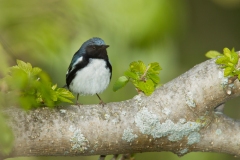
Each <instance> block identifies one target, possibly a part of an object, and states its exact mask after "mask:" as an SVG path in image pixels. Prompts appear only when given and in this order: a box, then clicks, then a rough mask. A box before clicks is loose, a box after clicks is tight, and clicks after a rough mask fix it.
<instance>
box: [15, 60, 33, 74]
mask: <svg viewBox="0 0 240 160" xmlns="http://www.w3.org/2000/svg"><path fill="white" fill-rule="evenodd" d="M17 64H18V67H19V68H20V69H22V70H23V71H25V72H26V73H27V74H29V73H30V72H31V71H32V65H31V64H30V63H25V62H23V61H21V60H17Z"/></svg>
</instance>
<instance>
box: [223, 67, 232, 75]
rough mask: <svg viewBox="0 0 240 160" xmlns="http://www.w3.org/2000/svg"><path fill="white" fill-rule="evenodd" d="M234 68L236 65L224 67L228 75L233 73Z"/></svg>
mask: <svg viewBox="0 0 240 160" xmlns="http://www.w3.org/2000/svg"><path fill="white" fill-rule="evenodd" d="M233 70H234V67H226V68H225V69H224V76H225V77H227V76H229V75H231V73H232V71H233Z"/></svg>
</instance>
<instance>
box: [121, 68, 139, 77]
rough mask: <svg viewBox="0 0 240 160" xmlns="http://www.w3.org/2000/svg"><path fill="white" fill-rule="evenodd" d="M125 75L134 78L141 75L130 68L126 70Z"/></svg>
mask: <svg viewBox="0 0 240 160" xmlns="http://www.w3.org/2000/svg"><path fill="white" fill-rule="evenodd" d="M124 75H125V76H126V77H129V78H132V79H139V76H138V75H137V74H136V73H135V72H131V71H130V70H127V71H125V72H124Z"/></svg>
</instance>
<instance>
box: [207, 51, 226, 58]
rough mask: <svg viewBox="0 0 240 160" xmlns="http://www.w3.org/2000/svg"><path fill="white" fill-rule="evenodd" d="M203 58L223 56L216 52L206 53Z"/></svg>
mask: <svg viewBox="0 0 240 160" xmlns="http://www.w3.org/2000/svg"><path fill="white" fill-rule="evenodd" d="M205 56H206V57H208V58H216V57H218V56H223V54H221V53H219V52H218V51H208V52H207V53H206V54H205Z"/></svg>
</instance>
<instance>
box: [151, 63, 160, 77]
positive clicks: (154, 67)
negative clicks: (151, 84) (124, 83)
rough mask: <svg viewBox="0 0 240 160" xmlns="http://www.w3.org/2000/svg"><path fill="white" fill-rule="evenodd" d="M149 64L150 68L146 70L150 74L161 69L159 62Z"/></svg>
mask: <svg viewBox="0 0 240 160" xmlns="http://www.w3.org/2000/svg"><path fill="white" fill-rule="evenodd" d="M149 66H150V68H149V69H148V72H150V73H152V74H159V73H160V70H162V68H161V67H160V65H159V63H157V62H153V63H150V64H149Z"/></svg>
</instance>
